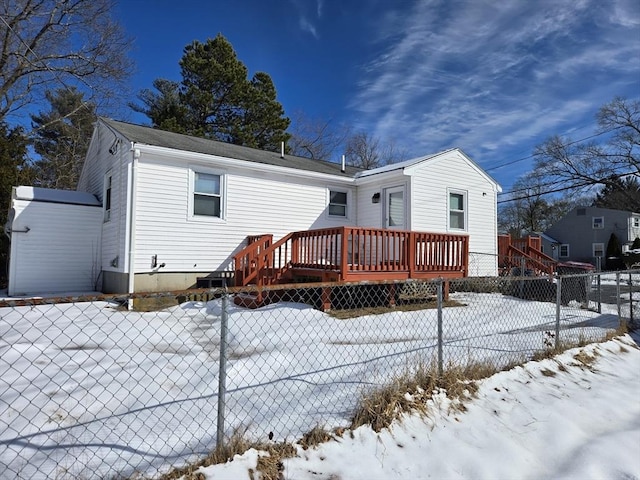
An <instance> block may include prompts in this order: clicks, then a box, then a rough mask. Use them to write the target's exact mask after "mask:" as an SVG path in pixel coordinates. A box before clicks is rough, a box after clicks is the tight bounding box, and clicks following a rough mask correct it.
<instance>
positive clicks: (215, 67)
mask: <svg viewBox="0 0 640 480" xmlns="http://www.w3.org/2000/svg"><path fill="white" fill-rule="evenodd" d="M180 69H181V75H182V81H181V82H180V83H176V82H172V81H170V80H165V79H157V80H155V81H154V83H153V86H154V88H155V90H157V93H156V92H154V91H152V90H148V89H147V90H143V91H142V92H140V94H139V95H138V99H139V100H140V101H141V102H142V105H135V104H133V105H131V107H132V108H133V109H134V110H135V111H137V112H141V113H144V114H145V115H147V116H148V117H149V119H150V120H151V124H152V126H154V127H156V128H162V129H166V130H170V131H174V132H178V133H186V134H189V135H194V136H200V137H206V138H211V139H214V140H220V141H223V142H229V143H235V144H237V145H245V146H249V147H254V148H260V149H265V150H273V151H276V150H278V149H279V145H280V142H281V141H285V140H287V139H288V137H289V135H288V134H287V133H286V129H287V128H288V126H289V122H290V121H289V119H288V118H287V117H285V116H284V109H283V108H282V105H281V104H280V103H279V102H278V101H277V99H276V89H275V86H274V84H273V81H272V80H271V77H270V76H269V75H268V74H266V73H264V72H258V73H256V74H255V75H254V76H253V78H252V79H251V80H249V79H248V77H247V75H248V71H247V67H246V66H245V65H244V63H242V61H240V60H239V59H238V57H237V55H236V52H235V50H234V49H233V47H232V45H231V43H229V41H228V40H227V39H226V38H225V37H224V36H222V35H221V34H218V35H217V36H216V38H214V39H209V40H207V41H206V42H205V43H201V42H199V41H194V42H192V43H191V44H189V45H187V46H186V47H185V49H184V55H183V57H182V59H181V60H180Z"/></svg>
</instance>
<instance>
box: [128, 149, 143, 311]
mask: <svg viewBox="0 0 640 480" xmlns="http://www.w3.org/2000/svg"><path fill="white" fill-rule="evenodd" d="M131 153H132V155H131V185H130V187H131V191H130V195H129V199H130V201H129V239H128V240H129V260H128V271H129V285H128V288H127V293H129V294H132V293H134V288H135V272H134V266H135V256H136V228H135V227H136V190H137V189H136V180H137V176H136V173H137V171H138V159H139V158H140V150H139V149H138V148H135V143H134V142H131ZM129 303H130V305H129V307H130V308H131V307H132V305H131V300H130V301H129Z"/></svg>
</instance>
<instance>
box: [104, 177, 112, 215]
mask: <svg viewBox="0 0 640 480" xmlns="http://www.w3.org/2000/svg"><path fill="white" fill-rule="evenodd" d="M102 192H103V193H102V209H103V211H104V220H103V221H104V223H107V222H109V221H111V208H112V207H113V173H112V172H111V171H109V172H107V173H105V175H104V185H103V190H102Z"/></svg>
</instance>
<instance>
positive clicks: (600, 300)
mask: <svg viewBox="0 0 640 480" xmlns="http://www.w3.org/2000/svg"><path fill="white" fill-rule="evenodd" d="M598 313H602V273H598Z"/></svg>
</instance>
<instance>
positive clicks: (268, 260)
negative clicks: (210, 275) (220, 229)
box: [234, 227, 469, 286]
mask: <svg viewBox="0 0 640 480" xmlns="http://www.w3.org/2000/svg"><path fill="white" fill-rule="evenodd" d="M248 242H249V244H248V245H247V247H245V248H244V249H243V250H242V251H241V252H239V253H238V254H237V255H236V256H235V257H234V265H235V284H236V286H244V285H249V284H254V285H257V286H266V285H273V284H278V283H284V282H287V281H301V280H304V279H309V281H314V280H315V281H321V282H327V281H337V282H357V281H363V280H372V281H373V280H405V279H429V278H438V277H442V278H460V277H465V276H467V273H468V269H469V263H468V257H469V239H468V236H466V235H450V234H441V233H426V232H414V231H405V230H383V229H374V228H360V227H337V228H326V229H319V230H307V231H301V232H293V233H290V234H288V235H286V236H285V237H283V238H281V239H280V240H278V241H277V242H275V243H274V242H273V236H272V235H262V236H252V237H249V238H248Z"/></svg>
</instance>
